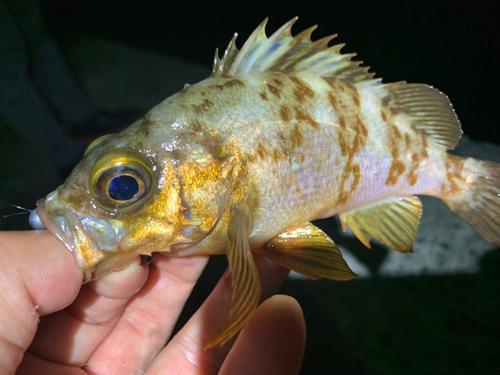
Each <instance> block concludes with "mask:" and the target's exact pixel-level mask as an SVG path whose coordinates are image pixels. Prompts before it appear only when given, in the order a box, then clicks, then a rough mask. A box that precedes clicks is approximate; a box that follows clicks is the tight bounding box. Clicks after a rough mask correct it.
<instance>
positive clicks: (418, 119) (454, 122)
mask: <svg viewBox="0 0 500 375" xmlns="http://www.w3.org/2000/svg"><path fill="white" fill-rule="evenodd" d="M376 91H377V93H378V95H379V96H380V100H381V101H382V104H383V105H385V106H387V107H388V108H389V110H390V111H391V112H392V113H394V114H399V113H403V114H405V115H406V116H407V117H408V120H409V122H410V124H411V126H412V127H413V129H415V131H417V132H419V133H421V134H424V135H425V136H426V137H427V138H428V139H429V140H430V141H431V142H432V143H433V144H434V145H435V146H437V147H439V148H441V149H442V150H452V149H454V148H455V146H456V145H457V144H458V141H459V140H460V137H461V136H462V127H461V126H460V120H459V119H458V117H457V115H456V113H455V110H454V109H453V106H452V104H451V102H450V99H448V97H447V96H446V95H445V94H444V93H442V92H441V91H439V90H438V89H436V88H434V87H432V86H428V85H424V84H421V83H408V84H407V83H406V82H394V83H389V84H386V85H382V86H379V87H377V88H376Z"/></svg>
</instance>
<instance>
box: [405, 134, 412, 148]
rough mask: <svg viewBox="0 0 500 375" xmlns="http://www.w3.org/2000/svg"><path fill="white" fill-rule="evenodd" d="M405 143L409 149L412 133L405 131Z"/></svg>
mask: <svg viewBox="0 0 500 375" xmlns="http://www.w3.org/2000/svg"><path fill="white" fill-rule="evenodd" d="M405 145H406V149H407V150H409V149H410V147H411V138H410V134H408V133H405Z"/></svg>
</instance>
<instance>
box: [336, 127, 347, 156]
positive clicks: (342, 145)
mask: <svg viewBox="0 0 500 375" xmlns="http://www.w3.org/2000/svg"><path fill="white" fill-rule="evenodd" d="M337 137H338V139H339V145H340V154H341V155H342V156H347V144H346V142H345V140H344V136H343V134H342V132H341V131H340V130H338V131H337Z"/></svg>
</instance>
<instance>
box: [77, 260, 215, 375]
mask: <svg viewBox="0 0 500 375" xmlns="http://www.w3.org/2000/svg"><path fill="white" fill-rule="evenodd" d="M207 260H208V257H207V256H193V257H185V258H175V257H168V256H162V255H156V256H155V259H154V261H153V263H152V264H151V265H150V275H149V278H148V280H147V282H146V284H145V285H144V287H143V288H142V290H141V291H140V292H139V293H138V294H137V295H136V296H135V297H134V298H133V300H131V301H130V303H129V304H128V305H127V307H126V309H125V310H124V312H123V314H122V318H121V319H120V321H119V322H118V323H117V325H116V327H115V329H114V330H113V331H112V332H111V333H110V334H109V335H108V337H107V338H106V340H104V342H103V343H102V345H101V346H100V347H99V348H98V350H96V352H95V353H94V354H93V355H92V356H91V357H90V358H89V361H88V362H89V365H88V366H86V367H85V369H86V370H87V372H88V373H90V374H103V375H104V374H106V375H107V374H111V373H112V374H114V375H119V374H129V373H130V372H131V370H130V369H131V368H136V369H141V370H145V369H146V368H147V367H148V366H149V364H150V363H151V362H152V360H153V358H154V357H156V355H157V353H158V352H159V351H160V350H161V349H162V348H163V347H164V346H165V343H166V342H167V340H168V339H169V337H170V335H171V334H172V331H173V329H174V326H175V323H176V322H177V319H178V317H179V315H180V313H181V311H182V309H183V307H184V304H185V303H186V300H187V298H188V297H189V295H190V294H191V291H192V289H193V287H194V285H195V284H196V281H197V280H198V278H199V276H200V275H201V273H202V271H203V269H204V267H205V265H206V263H207Z"/></svg>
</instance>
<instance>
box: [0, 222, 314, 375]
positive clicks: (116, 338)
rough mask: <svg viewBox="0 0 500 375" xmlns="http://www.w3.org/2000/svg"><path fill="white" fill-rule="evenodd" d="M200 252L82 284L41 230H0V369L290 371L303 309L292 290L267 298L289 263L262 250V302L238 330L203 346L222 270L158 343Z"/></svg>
mask: <svg viewBox="0 0 500 375" xmlns="http://www.w3.org/2000/svg"><path fill="white" fill-rule="evenodd" d="M207 260H208V257H207V256H192V257H184V258H173V257H167V256H163V255H160V254H155V255H154V261H153V262H151V263H150V264H149V265H147V264H141V263H144V262H141V261H140V258H137V260H136V261H134V262H133V263H132V264H131V265H130V266H129V267H128V268H127V269H125V270H123V271H121V272H117V273H113V274H110V275H107V276H106V277H104V278H102V279H100V280H97V281H93V282H91V283H88V284H85V285H83V286H82V285H81V281H82V277H83V274H82V271H81V270H79V269H77V268H76V267H75V265H74V260H73V257H72V255H71V253H70V252H69V251H68V250H67V249H66V248H65V247H64V246H63V245H61V244H60V243H59V242H58V241H57V240H56V239H55V238H54V237H53V236H52V235H51V234H50V233H48V232H47V231H32V232H0V278H1V282H0V353H2V354H0V373H2V374H15V373H16V374H33V373H36V374H39V375H44V374H51V375H59V374H64V375H66V374H68V375H76V374H82V375H83V374H106V375H110V374H113V375H119V374H144V373H147V374H148V375H155V374H162V375H164V374H196V375H198V374H199V375H202V374H203V375H205V374H207V375H208V374H236V373H237V374H243V375H245V374H264V375H265V374H287V375H288V374H298V373H299V369H300V363H301V361H302V356H303V353H304V346H305V323H304V317H303V315H302V311H301V309H300V306H299V305H298V303H297V302H296V301H295V300H294V299H292V298H290V297H286V296H280V295H276V296H273V297H271V298H269V297H270V296H272V295H273V294H274V293H276V291H277V290H278V288H279V287H280V285H281V284H282V283H283V281H284V280H285V278H286V276H287V274H288V270H286V269H284V268H282V267H280V266H278V265H276V264H274V263H272V262H271V261H269V260H267V259H266V258H264V257H261V256H256V257H255V262H256V265H257V268H258V270H259V274H260V277H261V280H262V299H263V300H265V301H264V302H263V303H262V304H261V305H260V307H259V308H258V309H257V310H256V312H255V313H254V314H253V315H252V318H251V319H250V321H249V322H248V323H247V325H246V326H245V328H244V329H243V331H242V332H241V333H240V335H239V336H238V337H237V338H233V339H232V340H231V341H229V342H228V343H227V344H226V345H224V346H223V347H219V346H217V347H215V348H213V349H210V350H204V346H205V345H206V344H207V343H208V342H209V341H210V339H212V338H213V337H214V336H215V335H216V334H217V332H218V331H219V330H220V329H221V327H222V326H223V325H224V321H225V319H226V315H227V311H228V308H229V305H230V299H231V281H230V276H229V275H228V274H227V273H226V274H225V275H224V276H223V277H222V279H221V280H220V282H219V283H218V285H217V287H216V288H215V289H214V291H213V292H212V293H211V295H210V296H209V297H208V299H207V300H206V301H205V302H204V304H203V305H202V306H201V307H200V309H199V310H198V311H197V312H196V313H195V314H194V315H193V317H192V318H191V319H190V320H189V321H188V323H187V324H186V325H185V326H184V327H183V328H182V330H181V331H180V332H179V333H178V334H177V335H176V336H175V337H174V338H173V339H172V340H171V341H170V342H169V343H168V345H166V346H165V344H166V342H167V341H168V340H169V338H170V336H171V333H172V330H173V329H174V325H175V323H176V320H177V318H178V316H179V314H180V313H181V310H182V308H183V306H184V304H185V302H186V300H187V298H188V297H189V295H190V293H191V291H192V289H193V287H194V285H195V283H196V281H197V280H198V278H199V276H200V274H201V272H202V271H203V268H204V267H205V265H206V263H207ZM266 298H267V299H266ZM39 317H40V323H39V324H38V319H39ZM16 369H17V372H16Z"/></svg>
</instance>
